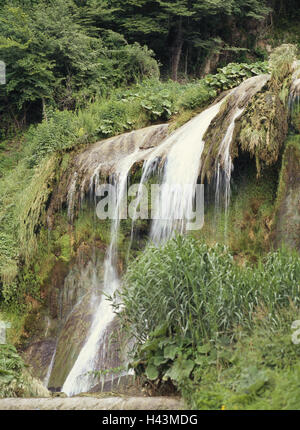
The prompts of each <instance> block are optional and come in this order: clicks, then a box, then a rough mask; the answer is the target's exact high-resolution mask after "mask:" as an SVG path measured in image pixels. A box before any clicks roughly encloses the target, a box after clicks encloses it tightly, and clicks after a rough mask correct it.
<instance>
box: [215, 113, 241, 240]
mask: <svg viewBox="0 0 300 430" xmlns="http://www.w3.org/2000/svg"><path fill="white" fill-rule="evenodd" d="M244 110H245V108H242V109H241V108H239V107H237V108H236V111H235V112H234V114H233V117H232V120H231V122H230V124H229V127H228V128H227V130H226V133H225V136H224V138H223V140H222V142H221V144H220V147H219V152H218V155H217V159H216V160H217V161H216V169H215V183H216V192H215V210H216V211H220V208H221V200H222V199H223V201H224V209H225V235H226V232H227V218H228V209H229V203H230V195H231V189H230V186H231V174H232V171H233V163H232V159H231V155H230V147H231V143H232V138H233V133H234V127H235V122H236V120H237V119H238V118H240V117H241V115H242V114H243V112H244Z"/></svg>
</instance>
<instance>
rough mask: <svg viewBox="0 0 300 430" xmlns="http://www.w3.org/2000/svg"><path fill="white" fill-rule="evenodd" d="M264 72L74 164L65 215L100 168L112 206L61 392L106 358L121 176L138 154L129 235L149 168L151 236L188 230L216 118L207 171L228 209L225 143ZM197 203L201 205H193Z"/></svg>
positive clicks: (95, 182)
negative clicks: (84, 320)
mask: <svg viewBox="0 0 300 430" xmlns="http://www.w3.org/2000/svg"><path fill="white" fill-rule="evenodd" d="M268 79H269V75H261V76H257V77H254V78H250V79H248V80H246V81H245V82H244V83H242V84H241V85H240V86H239V87H237V88H236V89H235V90H233V91H231V92H230V93H229V94H228V95H227V96H226V97H225V98H223V99H222V100H221V101H219V102H218V103H215V104H213V105H211V106H210V107H208V108H207V109H205V110H204V111H203V112H201V113H200V114H199V115H197V116H196V117H195V118H193V119H192V120H191V121H189V122H188V123H186V124H185V125H183V126H182V127H180V128H179V129H177V130H176V131H175V132H174V133H172V134H171V135H170V136H168V137H166V134H167V126H166V125H162V126H152V127H151V128H149V129H142V130H139V131H136V132H132V133H128V134H125V135H121V136H117V137H116V138H114V139H109V140H107V141H105V142H104V143H97V144H95V145H93V146H92V147H91V148H90V149H88V150H86V151H85V152H83V153H82V154H80V155H79V156H78V158H77V163H75V166H76V171H75V173H74V174H73V176H71V179H70V183H69V194H68V214H69V217H70V218H71V219H72V218H73V213H74V212H73V208H74V202H75V200H76V198H75V195H76V189H77V184H78V178H81V184H79V185H80V198H81V199H82V196H83V195H84V194H85V193H86V190H85V184H89V190H90V192H92V197H93V198H94V200H96V199H95V194H96V192H97V187H98V186H99V182H100V175H101V174H103V175H104V176H105V175H109V176H110V178H111V184H112V185H114V186H115V187H116V205H115V209H114V215H113V217H112V218H113V219H112V224H111V235H110V245H109V247H108V249H107V253H106V258H105V262H104V285H103V291H102V295H101V298H100V301H99V304H98V306H97V310H96V312H95V313H94V315H93V320H92V324H91V327H90V330H89V333H88V335H87V337H86V341H85V343H84V345H83V347H82V349H81V351H80V353H79V355H78V357H77V359H76V361H75V363H74V365H73V367H72V369H71V371H70V373H69V374H68V376H67V378H66V380H65V382H64V384H63V387H62V391H63V392H65V393H66V394H68V395H74V394H78V393H80V392H85V391H88V390H90V389H91V388H92V386H93V385H95V381H94V377H93V375H92V374H91V373H90V372H93V371H95V370H100V369H101V363H102V361H103V363H102V364H104V356H105V348H106V340H107V335H108V329H109V327H110V326H111V324H112V322H113V319H114V316H115V314H114V312H113V307H112V306H111V304H110V302H109V301H108V300H107V299H106V297H105V296H106V295H108V296H111V295H113V294H114V292H115V291H116V290H117V289H118V288H119V286H120V280H119V277H118V270H117V260H118V258H117V257H118V255H117V253H118V247H117V243H118V232H119V227H120V219H122V217H121V216H120V215H121V214H120V212H121V211H120V209H121V204H122V201H123V199H124V198H125V196H126V191H127V180H128V175H129V173H130V170H131V168H132V166H133V165H134V164H135V163H138V162H142V161H144V165H143V171H142V177H141V181H140V186H139V188H138V195H137V198H136V200H135V204H136V206H135V211H134V212H135V213H134V216H133V219H132V227H131V242H132V237H133V232H134V222H135V220H136V218H137V208H138V205H139V203H140V202H141V194H142V191H143V187H142V185H144V184H145V183H146V182H147V181H148V180H149V178H150V177H151V176H152V175H153V174H155V173H156V174H158V176H159V179H158V181H159V182H161V184H160V185H161V186H160V188H159V192H158V195H157V198H156V200H155V201H152V203H153V206H154V208H152V209H153V213H152V218H153V220H152V223H151V229H150V239H151V240H152V241H153V242H154V243H157V244H158V243H161V242H163V241H165V240H167V239H169V238H171V237H172V236H173V234H174V232H175V231H177V232H179V233H184V232H185V231H186V230H187V229H188V227H187V223H188V222H189V221H190V215H191V214H192V213H193V207H194V199H195V190H196V186H197V181H198V178H199V175H200V173H201V169H202V164H203V160H202V158H203V152H204V147H205V134H206V132H207V130H208V129H209V127H210V126H211V128H213V127H215V121H217V119H218V120H220V119H221V121H222V123H221V137H219V136H218V139H216V141H214V142H213V144H214V145H218V146H217V156H216V157H215V159H214V160H213V163H214V164H213V170H212V171H215V176H216V185H217V186H216V195H215V203H216V206H220V201H221V200H222V199H223V200H224V202H225V212H226V213H227V211H228V207H229V201H230V182H231V174H232V170H233V164H232V159H231V154H230V148H231V144H232V140H233V135H234V129H235V122H236V120H237V119H238V118H240V116H241V115H242V114H243V112H244V110H245V109H246V107H247V104H248V102H249V100H250V98H251V97H252V96H253V95H255V94H256V93H257V92H258V91H260V90H261V88H262V87H263V86H264V85H265V84H266V82H267V81H268ZM223 106H224V109H223ZM221 107H222V114H221V113H220V112H221ZM219 114H220V115H219ZM223 116H224V117H223ZM223 121H224V126H223V127H222V124H223ZM219 127H220V126H219ZM219 139H220V140H219ZM202 170H204V169H202ZM112 178H113V180H112ZM151 197H152V196H151ZM197 209H198V210H199V207H198V208H197ZM200 209H201V210H202V209H203V207H202V208H200ZM99 363H100V365H99Z"/></svg>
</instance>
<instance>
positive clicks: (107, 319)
mask: <svg viewBox="0 0 300 430" xmlns="http://www.w3.org/2000/svg"><path fill="white" fill-rule="evenodd" d="M135 161H136V152H134V153H133V154H130V155H129V156H127V157H126V158H124V159H123V160H122V161H121V162H120V163H119V164H118V166H117V167H118V170H117V171H116V172H115V186H116V190H117V192H116V197H117V199H116V206H115V211H114V216H113V219H112V226H111V241H110V246H109V248H108V251H107V256H106V259H105V268H104V270H105V271H104V287H103V294H102V297H101V300H100V303H99V306H98V309H97V311H96V313H95V316H94V320H93V322H92V326H91V329H90V332H89V335H88V337H87V340H86V342H85V344H84V346H83V348H82V350H81V351H80V354H79V356H78V358H77V360H76V362H75V364H74V366H73V368H72V370H71V372H70V373H69V375H68V377H67V379H66V381H65V383H64V385H63V387H62V391H63V392H64V393H66V394H68V395H74V394H77V393H80V392H84V391H88V390H89V389H90V388H91V386H92V384H93V379H94V378H93V375H91V374H90V373H89V372H92V371H94V370H96V367H95V366H96V364H98V361H99V360H98V357H97V353H98V351H99V349H100V348H101V344H103V345H104V340H105V333H106V329H107V327H108V326H109V325H110V323H111V322H112V321H113V319H114V316H115V314H114V312H113V307H112V306H111V304H110V302H109V301H108V300H107V299H106V298H105V295H109V296H110V295H112V294H113V293H114V292H115V291H116V289H117V288H118V287H119V277H118V273H117V267H116V264H117V238H118V230H119V225H120V210H121V203H122V201H123V197H124V195H125V192H126V190H127V178H128V173H129V171H130V168H131V167H132V165H133V164H134V162H135Z"/></svg>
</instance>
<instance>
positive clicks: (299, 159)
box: [275, 135, 300, 251]
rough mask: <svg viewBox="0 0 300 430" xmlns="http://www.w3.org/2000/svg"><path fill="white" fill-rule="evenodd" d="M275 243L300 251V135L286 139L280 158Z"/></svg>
mask: <svg viewBox="0 0 300 430" xmlns="http://www.w3.org/2000/svg"><path fill="white" fill-rule="evenodd" d="M275 243H276V244H277V245H279V244H281V243H284V244H286V245H288V246H290V247H292V248H296V249H297V250H298V251H300V135H296V136H293V137H290V138H289V139H288V141H287V143H286V148H285V152H284V156H283V160H282V168H281V173H280V182H279V187H278V195H277V201H276V236H275Z"/></svg>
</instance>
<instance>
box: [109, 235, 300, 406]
mask: <svg viewBox="0 0 300 430" xmlns="http://www.w3.org/2000/svg"><path fill="white" fill-rule="evenodd" d="M299 281H300V260H299V257H298V255H297V254H290V253H288V252H286V251H283V250H282V251H278V252H274V253H271V254H269V255H268V256H267V257H265V258H264V259H263V260H262V261H261V262H260V263H259V264H258V265H257V266H254V267H252V266H245V267H240V266H239V265H237V264H236V263H235V262H234V259H233V257H232V256H231V255H230V253H229V250H228V248H226V247H224V246H220V245H216V246H214V247H212V248H210V247H209V246H207V245H206V244H203V243H200V242H197V241H195V240H194V239H192V238H182V237H177V238H176V239H174V240H171V241H169V242H168V243H166V244H165V245H164V246H162V247H160V248H157V247H154V246H149V247H148V248H147V250H146V252H144V253H143V254H142V255H141V256H140V257H139V258H138V260H137V261H135V262H134V263H132V265H131V266H130V267H129V269H128V271H127V274H126V276H125V281H124V288H123V290H122V292H121V294H120V296H119V297H118V299H117V301H119V303H118V304H116V307H117V309H119V306H121V309H122V311H121V313H120V314H119V317H120V318H121V323H122V326H123V328H124V329H125V330H127V331H128V332H127V334H128V335H129V337H130V338H132V339H135V344H134V348H133V352H132V353H133V355H132V362H131V366H132V367H133V368H134V369H135V371H136V373H137V375H145V376H146V377H147V378H148V379H149V380H151V381H154V383H155V385H156V386H157V387H159V386H160V385H161V383H162V381H169V380H171V381H172V382H173V383H174V384H175V385H176V386H177V387H179V388H180V389H182V388H183V387H184V391H186V392H188V387H189V384H191V385H193V383H198V382H199V379H200V378H202V376H203V372H204V374H205V373H207V372H208V373H209V372H212V373H213V372H214V369H215V367H216V365H218V361H220V365H222V360H225V367H227V368H228V367H229V368H230V366H233V365H234V364H233V363H234V359H233V358H232V357H233V356H234V355H235V356H236V357H237V358H236V360H239V362H241V361H243V360H242V358H241V357H240V356H239V353H240V352H239V350H240V349H241V348H242V344H243V342H244V340H243V339H245V338H247V336H248V337H250V336H252V335H253V332H254V331H255V330H256V331H257V332H259V331H263V330H268V331H269V336H271V333H276V332H277V331H280V332H281V333H282V335H283V336H285V334H286V333H288V332H289V331H290V326H291V323H292V321H293V318H294V319H296V317H297V316H298V315H299V304H300V302H299V300H300V299H299V297H300V295H299V293H300V291H299V288H300V286H299ZM116 303H117V302H116ZM289 333H290V338H289V346H287V349H286V350H285V352H286V354H287V360H289V359H291V356H292V355H293V354H295V356H294V359H295V360H297V358H296V357H299V353H300V350H299V348H298V349H297V346H296V345H292V341H291V331H290V332H289ZM241 336H242V337H241ZM276 345H277V344H276ZM267 347H268V345H267V344H266V345H265V352H264V351H263V344H260V345H259V347H258V350H262V352H261V354H262V355H264V357H265V363H266V360H267V358H266V357H268V360H272V359H273V360H274V361H273V363H274V362H275V365H276V366H279V367H280V366H282V365H283V363H282V362H279V361H278V362H277V358H276V356H275V352H276V351H275V352H274V355H273V357H272V352H271V351H270V352H267ZM274 348H275V349H276V348H277V346H274ZM271 350H272V351H273V345H271ZM290 350H291V351H290ZM235 353H236V354H235ZM290 353H291V356H290V355H289V354H290ZM247 354H248V351H247ZM258 354H259V352H258ZM268 354H270V355H269V356H268ZM295 360H294V361H295ZM223 364H224V363H223ZM257 364H258V363H256V365H257ZM239 365H240V363H239ZM243 365H245V363H244V364H243ZM268 365H269V364H267V365H266V366H268ZM270 366H271V362H270ZM242 370H243V371H244V373H245V372H246V371H249V372H254V374H255V375H256V376H255V377H254V376H253V378H254V379H255V378H261V376H262V375H261V374H260V372H259V370H258V369H257V368H255V366H254V369H252V370H251V368H250V367H249V369H248V370H247V369H242ZM235 371H236V370H235ZM239 371H240V372H241V369H240V368H239ZM233 372H234V370H233ZM237 376H238V377H239V378H240V374H239V375H236V376H235V377H237ZM266 381H267V380H266ZM266 381H265V382H266ZM254 382H255V381H254V380H253V381H252V382H251V383H250V382H249V385H252V384H254ZM207 383H208V382H207ZM263 385H264V383H263ZM194 388H195V387H194ZM194 388H193V389H192V388H191V391H190V392H189V395H188V397H189V398H190V397H191V393H193V390H194ZM198 388H199V387H198ZM199 389H200V390H201V386H200V388H199ZM257 390H258V388H257ZM236 391H238V389H237V387H236ZM192 397H193V396H192ZM193 398H194V397H193ZM194 399H195V398H194ZM221 399H222V396H221ZM223 399H224V397H223ZM219 400H220V399H219ZM201 401H203V400H201ZM216 404H218V402H215V404H214V406H216ZM202 406H204V405H202ZM220 406H221V405H220Z"/></svg>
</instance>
